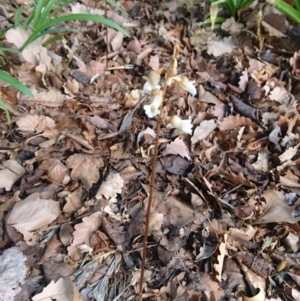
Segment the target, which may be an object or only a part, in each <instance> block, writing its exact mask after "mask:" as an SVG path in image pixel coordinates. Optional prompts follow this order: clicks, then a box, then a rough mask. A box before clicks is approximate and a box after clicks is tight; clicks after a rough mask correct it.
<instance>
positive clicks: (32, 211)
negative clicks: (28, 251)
mask: <svg viewBox="0 0 300 301" xmlns="http://www.w3.org/2000/svg"><path fill="white" fill-rule="evenodd" d="M59 214H60V205H59V202H56V201H53V200H45V199H42V198H41V197H40V194H39V193H33V194H32V195H30V196H28V197H27V198H26V199H25V200H22V201H19V202H17V203H16V204H15V206H14V208H13V210H12V212H11V214H10V216H9V218H8V220H7V223H8V224H9V225H13V226H14V228H16V229H17V231H19V232H20V233H22V234H23V235H24V239H25V240H26V242H27V244H29V245H31V244H35V243H36V242H35V241H33V233H31V231H34V230H37V229H41V228H43V227H45V226H47V225H49V224H50V223H51V222H52V221H54V220H55V219H56V218H57V217H58V215H59Z"/></svg>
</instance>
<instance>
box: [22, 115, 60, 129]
mask: <svg viewBox="0 0 300 301" xmlns="http://www.w3.org/2000/svg"><path fill="white" fill-rule="evenodd" d="M17 126H18V127H19V130H20V131H24V132H37V133H41V132H43V131H44V130H46V129H52V128H54V127H55V121H54V120H53V119H52V118H50V117H47V116H43V115H40V116H39V115H26V116H24V117H21V118H20V119H19V120H18V121H17Z"/></svg>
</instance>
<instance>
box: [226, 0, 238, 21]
mask: <svg viewBox="0 0 300 301" xmlns="http://www.w3.org/2000/svg"><path fill="white" fill-rule="evenodd" d="M223 5H224V7H225V9H226V10H227V12H228V14H229V15H230V16H232V17H234V16H235V14H236V11H237V10H236V7H235V5H234V3H233V2H232V0H226V1H225V2H224V3H223Z"/></svg>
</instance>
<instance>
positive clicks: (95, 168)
mask: <svg viewBox="0 0 300 301" xmlns="http://www.w3.org/2000/svg"><path fill="white" fill-rule="evenodd" d="M66 164H67V166H68V167H69V168H72V172H71V177H72V178H75V179H79V180H81V181H82V183H83V185H84V187H85V188H87V189H89V188H91V187H92V185H93V184H94V183H96V182H97V181H98V180H99V177H100V173H99V168H101V167H103V166H104V163H103V160H102V159H101V158H97V157H95V156H91V155H85V154H74V155H72V156H70V157H69V158H68V159H67V161H66Z"/></svg>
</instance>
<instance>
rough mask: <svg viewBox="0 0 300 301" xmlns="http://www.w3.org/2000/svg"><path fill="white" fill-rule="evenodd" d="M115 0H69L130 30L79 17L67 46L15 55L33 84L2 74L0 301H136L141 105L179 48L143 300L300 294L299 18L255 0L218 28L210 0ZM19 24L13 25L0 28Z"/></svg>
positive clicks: (143, 169)
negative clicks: (20, 86)
mask: <svg viewBox="0 0 300 301" xmlns="http://www.w3.org/2000/svg"><path fill="white" fill-rule="evenodd" d="M117 3H118V4H119V5H121V6H122V8H124V10H125V11H127V13H128V15H120V14H119V13H118V12H117V10H114V9H113V8H111V7H110V6H108V9H107V11H106V10H105V7H104V2H99V3H95V4H93V5H92V4H91V2H90V1H86V0H84V1H82V3H77V4H75V5H72V6H71V9H72V10H73V11H74V12H75V11H88V12H90V13H94V14H98V15H103V14H105V11H106V13H107V15H108V16H109V17H110V18H112V19H113V20H114V21H115V22H117V23H118V24H120V25H121V26H123V27H126V29H128V30H129V32H130V34H131V37H132V38H130V39H128V38H124V37H123V35H121V34H120V33H118V32H117V31H115V30H112V29H108V33H107V35H106V30H105V28H103V27H99V26H98V25H96V24H94V23H88V24H85V25H86V26H85V27H83V28H84V29H83V30H82V31H81V32H79V33H77V34H75V33H69V34H67V35H66V36H65V39H67V41H68V43H65V42H64V41H61V40H58V41H56V42H54V43H53V44H51V45H49V46H47V47H44V46H43V44H42V40H40V39H39V40H37V41H36V42H35V43H33V44H30V45H29V46H28V47H27V48H25V50H24V51H23V52H22V55H21V56H19V57H17V56H14V54H8V56H9V58H10V59H11V60H10V65H9V70H10V72H11V74H12V75H13V76H15V77H17V78H18V79H19V80H21V81H22V82H23V83H25V84H26V85H27V86H28V87H30V89H31V90H32V92H33V93H34V95H35V97H34V98H33V99H28V98H27V97H26V96H24V95H22V94H18V93H16V91H15V90H14V89H13V88H11V87H8V86H7V85H5V84H3V83H1V85H0V89H1V95H2V96H1V97H2V98H3V101H4V102H5V103H6V104H7V107H8V108H9V109H10V111H11V114H12V115H13V120H12V121H13V122H12V124H11V125H10V126H7V124H6V123H5V114H4V112H2V111H1V114H0V119H1V123H0V127H1V140H0V143H1V144H0V147H1V155H0V156H1V162H0V217H1V227H0V230H1V232H0V233H1V255H0V257H1V260H0V265H1V267H0V282H1V285H0V291H1V296H0V299H1V298H2V299H1V300H15V301H17V300H20V301H26V300H53V299H56V300H59V301H63V300H73V301H78V300H86V301H88V300H97V301H100V300H111V301H113V300H114V301H115V300H136V299H137V294H138V287H139V282H140V281H141V279H140V266H141V264H140V263H141V256H142V252H141V250H142V246H143V245H142V242H143V240H142V237H143V235H144V234H145V233H144V228H145V215H146V207H147V203H148V197H149V189H150V187H149V178H150V174H151V160H152V157H153V154H154V143H155V139H156V125H157V121H156V119H155V118H154V119H153V118H149V117H152V115H153V111H151V110H152V109H153V108H151V105H152V106H153V105H154V104H153V103H152V104H151V102H152V101H153V93H154V94H155V93H156V92H153V91H159V89H160V85H159V84H160V82H161V80H163V79H164V77H165V72H166V68H167V66H169V65H172V64H173V62H171V59H172V52H173V48H174V44H177V45H178V46H179V48H180V51H179V53H178V62H179V63H178V66H176V69H177V70H176V72H175V74H181V75H182V76H181V77H174V78H173V79H174V81H173V82H172V81H170V83H168V84H169V87H168V89H167V91H166V95H165V99H160V98H159V103H163V105H162V108H161V110H162V116H163V121H162V129H161V133H160V136H159V137H158V139H159V140H158V147H159V155H158V161H157V165H156V166H155V173H156V177H155V179H156V180H155V185H154V200H153V203H152V207H151V212H150V227H149V231H148V233H147V234H146V235H148V237H149V238H148V245H147V257H146V271H145V276H144V279H143V297H144V299H145V300H177V301H179V300H200V299H201V300H202V299H203V300H204V299H207V300H229V299H230V300H251V301H252V300H253V301H260V300H299V295H300V280H299V276H298V275H299V270H300V261H299V256H298V253H299V233H300V229H299V220H300V203H299V200H300V184H299V182H300V180H299V177H300V172H299V166H300V165H299V164H300V161H299V158H300V155H299V145H300V144H299V143H300V140H299V139H300V138H299V134H300V133H299V125H300V122H299V105H298V98H299V95H300V90H299V87H300V85H299V73H300V72H299V67H298V65H299V64H298V63H299V51H298V50H297V45H295V44H294V43H296V41H294V40H291V39H290V38H289V34H290V33H289V31H287V25H288V26H289V28H290V29H291V30H294V29H296V27H294V26H293V24H291V23H290V22H288V21H286V20H285V19H284V18H283V17H282V16H281V15H279V13H278V11H276V12H275V13H274V11H273V10H272V9H270V7H268V6H267V8H265V9H264V14H265V15H264V16H263V19H262V22H261V24H258V23H256V18H257V15H258V12H259V11H262V5H263V3H259V2H255V3H254V4H253V5H252V6H251V8H244V9H245V11H243V12H241V13H239V18H238V19H237V20H235V19H234V18H227V19H226V22H224V23H223V24H222V25H220V26H219V25H217V24H215V25H214V26H215V30H214V32H212V31H211V28H210V26H204V25H203V24H201V22H202V21H203V20H204V19H205V16H207V15H208V14H209V5H206V4H204V2H203V3H201V4H200V3H197V2H196V1H194V3H193V2H189V3H186V5H185V3H183V1H168V2H161V1H151V5H150V3H148V2H147V1H146V2H132V1H123V2H119V1H117ZM4 6H5V5H4ZM6 6H7V7H6V9H8V11H10V8H9V7H8V5H6ZM66 9H67V10H68V9H70V8H68V7H67V8H66ZM0 22H1V23H3V26H4V27H5V26H8V24H7V23H5V21H3V19H1V21H0ZM199 22H200V23H199ZM246 24H247V29H246V27H245V25H246ZM70 26H74V28H76V27H77V26H78V24H76V23H73V24H70ZM257 26H261V31H260V34H258V28H257ZM290 29H289V30H290ZM26 35H28V32H25V31H24V30H23V29H21V28H20V27H17V28H14V29H10V30H9V31H8V32H7V34H6V36H5V37H3V42H4V43H11V44H10V45H13V44H14V45H15V46H16V47H19V46H20V43H21V41H22V40H21V39H18V36H21V38H22V39H26ZM106 49H108V53H107V54H106ZM67 62H68V63H67ZM128 65H130V66H131V67H130V68H131V69H130V68H127V66H128ZM106 67H107V68H106ZM174 67H175V66H174ZM176 83H177V86H178V85H180V88H178V87H177V86H176ZM195 87H196V90H195ZM189 92H190V93H189ZM145 107H146V108H147V110H148V111H147V112H148V113H147V112H146V114H145V112H144V110H143V108H145ZM155 110H156V111H158V110H159V106H158V107H157V108H155ZM156 111H155V112H156ZM2 113H3V114H2ZM172 115H173V116H177V117H178V116H181V118H182V120H181V119H180V120H181V121H183V120H184V121H185V122H187V123H188V129H187V130H186V131H185V132H186V133H188V134H186V133H184V131H181V130H178V129H177V128H176V127H178V125H176V122H175V121H174V122H173V123H172V120H171V119H170V118H169V119H168V116H172ZM178 118H179V117H178ZM178 120H179V119H178ZM178 120H177V123H178ZM174 127H175V129H174Z"/></svg>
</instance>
